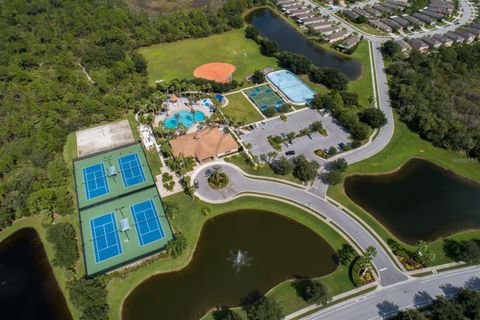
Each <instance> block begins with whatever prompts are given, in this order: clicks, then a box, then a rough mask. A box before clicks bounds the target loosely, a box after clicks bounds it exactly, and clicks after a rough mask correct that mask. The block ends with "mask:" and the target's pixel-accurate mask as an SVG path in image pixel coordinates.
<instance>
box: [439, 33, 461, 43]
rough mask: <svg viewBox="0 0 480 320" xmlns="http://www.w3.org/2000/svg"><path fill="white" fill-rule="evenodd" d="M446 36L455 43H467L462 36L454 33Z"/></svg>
mask: <svg viewBox="0 0 480 320" xmlns="http://www.w3.org/2000/svg"><path fill="white" fill-rule="evenodd" d="M444 36H445V37H447V38H449V39H451V40H452V41H453V43H463V42H464V41H465V39H464V38H463V37H462V36H460V35H458V34H456V33H453V32H451V31H450V32H447V33H445V34H444Z"/></svg>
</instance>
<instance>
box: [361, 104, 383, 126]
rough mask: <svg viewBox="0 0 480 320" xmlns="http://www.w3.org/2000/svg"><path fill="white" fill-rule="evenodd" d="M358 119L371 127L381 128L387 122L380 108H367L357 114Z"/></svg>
mask: <svg viewBox="0 0 480 320" xmlns="http://www.w3.org/2000/svg"><path fill="white" fill-rule="evenodd" d="M359 117H360V121H362V122H365V123H366V124H368V125H369V126H370V127H371V128H374V129H375V128H381V127H383V126H384V125H385V124H386V123H387V118H386V117H385V114H384V113H383V111H382V110H380V109H377V108H368V109H365V110H364V111H362V112H361V113H360V114H359Z"/></svg>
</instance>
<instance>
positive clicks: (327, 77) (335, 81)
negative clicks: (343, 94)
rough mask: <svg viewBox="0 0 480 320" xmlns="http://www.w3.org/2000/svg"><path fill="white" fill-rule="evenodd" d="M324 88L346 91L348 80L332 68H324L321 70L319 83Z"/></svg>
mask: <svg viewBox="0 0 480 320" xmlns="http://www.w3.org/2000/svg"><path fill="white" fill-rule="evenodd" d="M321 83H322V84H323V85H324V86H325V87H327V88H328V89H331V90H339V91H341V90H346V89H347V83H348V80H347V78H346V77H345V75H344V74H343V73H341V72H340V71H338V70H337V69H333V68H325V69H324V70H323V78H322V82H321Z"/></svg>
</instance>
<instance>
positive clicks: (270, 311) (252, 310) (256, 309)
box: [244, 297, 283, 320]
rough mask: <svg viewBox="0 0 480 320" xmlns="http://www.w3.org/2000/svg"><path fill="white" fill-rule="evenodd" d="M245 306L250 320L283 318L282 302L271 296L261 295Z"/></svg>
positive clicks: (278, 319)
mask: <svg viewBox="0 0 480 320" xmlns="http://www.w3.org/2000/svg"><path fill="white" fill-rule="evenodd" d="M244 308H245V311H246V313H247V317H248V319H249V320H281V319H283V311H282V308H281V307H280V304H279V303H278V302H277V301H275V300H273V299H272V298H270V297H261V298H260V299H258V300H257V301H256V302H254V303H252V304H250V305H248V306H245V307H244Z"/></svg>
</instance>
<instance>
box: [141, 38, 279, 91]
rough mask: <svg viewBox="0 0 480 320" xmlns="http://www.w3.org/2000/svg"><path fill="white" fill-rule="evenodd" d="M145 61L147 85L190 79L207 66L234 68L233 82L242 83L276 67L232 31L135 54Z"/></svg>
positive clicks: (273, 61) (254, 47)
mask: <svg viewBox="0 0 480 320" xmlns="http://www.w3.org/2000/svg"><path fill="white" fill-rule="evenodd" d="M138 51H139V52H140V53H141V54H142V55H143V56H144V57H145V59H147V61H148V82H149V84H150V85H154V84H155V81H156V80H166V81H168V80H171V79H174V78H193V74H192V73H193V70H194V69H195V68H196V67H198V66H199V65H202V64H205V63H209V62H227V63H231V64H233V65H235V67H236V71H235V72H234V73H233V79H235V80H238V81H243V80H244V79H245V77H246V76H247V75H248V74H251V73H253V72H254V71H255V70H257V69H263V68H265V67H269V66H270V67H275V66H276V65H277V61H276V59H275V58H270V57H266V56H263V55H262V54H260V49H259V48H258V45H257V44H256V43H255V42H254V41H253V40H249V39H246V38H245V36H244V31H243V30H234V31H229V32H225V33H222V34H216V35H213V36H210V37H206V38H201V39H188V40H183V41H177V42H171V43H161V44H156V45H153V46H149V47H143V48H140V49H139V50H138Z"/></svg>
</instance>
